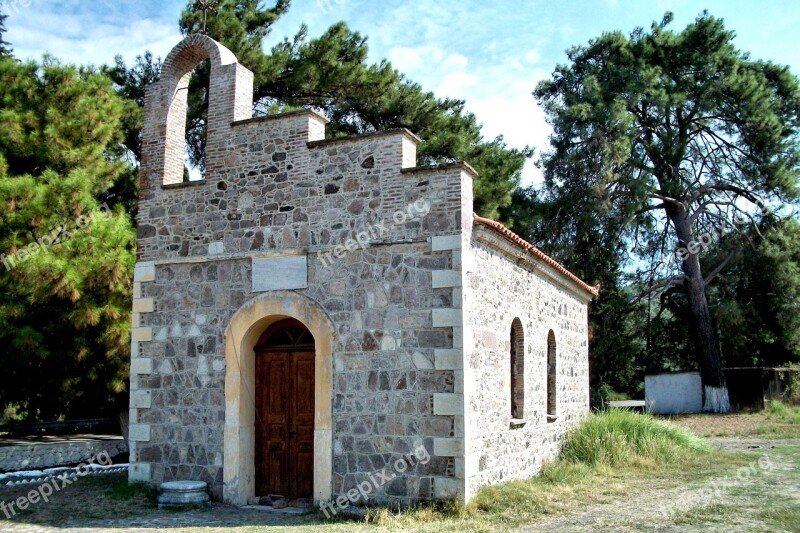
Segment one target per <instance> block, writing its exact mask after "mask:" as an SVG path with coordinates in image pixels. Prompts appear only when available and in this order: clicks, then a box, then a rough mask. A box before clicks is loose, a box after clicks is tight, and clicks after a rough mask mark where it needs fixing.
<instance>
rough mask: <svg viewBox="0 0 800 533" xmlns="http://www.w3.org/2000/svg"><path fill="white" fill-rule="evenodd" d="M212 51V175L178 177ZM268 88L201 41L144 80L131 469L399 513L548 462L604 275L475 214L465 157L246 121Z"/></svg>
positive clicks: (303, 119)
mask: <svg viewBox="0 0 800 533" xmlns="http://www.w3.org/2000/svg"><path fill="white" fill-rule="evenodd" d="M206 59H209V60H210V64H211V77H210V86H209V101H210V104H209V111H208V130H207V139H206V142H207V150H206V160H205V175H204V178H203V179H202V180H199V181H184V178H183V173H184V152H185V145H184V132H185V123H186V93H187V87H188V84H189V77H190V75H191V72H192V70H193V68H194V67H195V66H196V65H197V64H198V63H199V62H200V61H203V60H206ZM252 83H253V74H252V73H251V72H250V71H249V70H247V69H246V68H245V67H243V66H242V65H240V64H239V63H238V62H237V59H236V57H235V56H234V54H233V53H232V52H231V51H230V50H228V49H226V48H225V47H224V46H222V45H221V44H220V43H218V42H216V41H214V40H212V39H211V38H209V37H207V36H205V35H190V36H188V37H187V38H186V39H185V40H183V41H182V42H181V43H180V44H178V45H177V46H176V47H175V48H174V49H173V50H172V52H171V53H170V54H169V55H168V57H167V58H166V60H165V61H164V64H163V69H162V72H161V78H160V80H159V81H158V82H156V83H154V84H153V85H151V86H150V87H148V89H147V92H146V98H145V117H144V129H143V139H142V161H141V170H140V192H139V213H138V241H137V243H138V249H137V264H136V268H135V274H134V302H133V328H132V344H131V370H130V372H131V393H130V432H129V440H130V462H131V466H130V471H129V477H130V480H131V481H139V482H148V483H161V482H164V481H172V480H202V481H206V482H207V483H208V484H209V487H210V490H211V493H212V496H213V497H214V498H216V499H217V500H220V501H224V502H228V503H231V504H236V505H244V504H247V503H248V502H252V501H253V499H254V498H257V497H262V496H268V495H282V496H284V497H285V498H286V499H287V500H289V501H290V502H297V503H298V504H299V503H301V502H303V503H306V502H311V501H313V502H315V503H318V504H319V503H324V502H331V501H337V500H338V501H340V502H341V501H343V499H347V500H348V501H349V502H352V503H354V504H364V503H370V504H372V503H378V504H383V505H396V506H404V505H408V504H411V503H414V502H418V501H430V500H435V499H459V500H462V501H466V500H469V499H470V498H471V497H472V496H473V495H474V494H475V493H476V491H477V490H478V489H480V488H481V487H483V486H485V485H489V484H492V483H498V482H502V481H507V480H511V479H516V478H524V477H530V476H533V475H534V474H536V473H537V471H538V469H539V468H540V467H541V465H542V463H543V462H544V461H548V460H550V459H553V458H554V457H555V455H556V454H557V452H558V449H559V446H560V443H561V442H562V440H563V437H564V435H565V434H566V432H567V431H568V430H569V429H570V428H572V427H573V426H574V425H575V424H577V423H578V422H579V421H580V420H581V418H582V417H583V416H584V415H586V413H587V412H588V408H589V364H588V351H587V350H588V325H587V312H588V304H589V302H590V301H591V300H592V298H593V297H595V296H596V295H597V293H598V289H597V288H596V287H590V286H588V285H587V284H586V283H584V282H582V281H581V280H580V279H578V278H577V277H576V276H574V275H573V274H571V273H570V272H569V271H567V270H566V269H565V268H564V267H562V266H561V265H560V264H558V263H557V262H555V261H554V260H553V259H551V258H549V257H548V256H546V255H545V254H544V253H542V252H541V251H539V250H538V249H537V248H535V247H534V246H532V245H530V244H529V243H527V242H525V241H524V240H523V239H521V238H520V237H518V236H517V235H515V234H514V233H512V232H511V231H509V230H508V229H506V228H505V227H504V226H502V225H501V224H499V223H497V222H494V221H491V220H487V219H484V218H481V217H478V216H476V215H474V214H473V205H472V181H473V179H474V177H475V171H474V170H473V169H472V168H471V167H470V166H469V165H467V164H465V163H455V164H447V165H439V166H428V167H420V166H417V164H416V147H417V143H419V142H420V139H419V138H418V137H416V136H415V135H414V134H413V133H412V132H410V131H407V130H394V131H381V132H376V133H372V134H367V135H359V136H354V137H347V138H338V139H326V137H325V127H326V123H327V122H328V121H327V119H326V118H325V117H324V116H322V115H320V114H318V113H316V112H314V111H310V110H308V111H305V110H304V111H296V112H289V113H284V114H277V115H270V116H264V117H257V118H253V117H252V114H253V105H252V104H253V101H252V96H253V85H252ZM378 473H381V474H382V475H376V474H378ZM367 489H368V490H367ZM356 494H357V497H355V498H354V495H356Z"/></svg>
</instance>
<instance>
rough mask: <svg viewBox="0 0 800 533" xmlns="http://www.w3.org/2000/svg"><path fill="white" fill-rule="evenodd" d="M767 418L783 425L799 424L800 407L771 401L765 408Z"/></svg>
mask: <svg viewBox="0 0 800 533" xmlns="http://www.w3.org/2000/svg"><path fill="white" fill-rule="evenodd" d="M766 411H767V418H768V419H771V420H777V421H779V422H782V423H784V424H800V406H797V405H795V406H789V405H786V404H785V403H783V402H779V401H772V402H769V405H768V406H767V409H766Z"/></svg>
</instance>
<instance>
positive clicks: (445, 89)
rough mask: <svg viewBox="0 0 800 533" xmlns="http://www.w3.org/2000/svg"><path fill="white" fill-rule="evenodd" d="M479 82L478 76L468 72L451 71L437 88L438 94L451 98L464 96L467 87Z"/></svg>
mask: <svg viewBox="0 0 800 533" xmlns="http://www.w3.org/2000/svg"><path fill="white" fill-rule="evenodd" d="M476 83H478V77H477V76H475V75H473V74H469V73H467V72H463V71H461V72H451V73H450V74H446V75H445V76H444V79H442V82H441V83H440V84H439V86H438V87H437V88H436V94H438V95H447V96H449V97H451V98H464V97H466V96H467V94H468V92H467V89H468V88H470V87H472V86H473V85H475V84H476Z"/></svg>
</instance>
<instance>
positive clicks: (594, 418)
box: [559, 409, 711, 467]
mask: <svg viewBox="0 0 800 533" xmlns="http://www.w3.org/2000/svg"><path fill="white" fill-rule="evenodd" d="M710 450H711V445H710V444H709V443H708V442H707V441H705V440H703V439H701V438H700V437H698V436H696V435H694V434H693V433H691V432H690V431H689V430H687V429H684V428H681V427H678V426H675V425H673V424H670V423H668V422H663V421H661V420H657V419H655V418H653V417H652V416H650V415H648V414H637V413H634V412H632V411H628V410H624V409H612V410H609V411H604V412H600V413H593V414H591V415H589V417H588V418H587V419H586V420H585V421H584V422H583V423H582V424H581V425H580V426H578V427H577V428H575V429H574V430H572V431H571V432H570V433H569V435H568V436H567V440H566V443H565V444H564V448H563V450H562V452H561V456H560V457H559V459H560V460H562V461H567V462H571V463H579V464H585V465H588V466H592V467H594V466H621V465H626V464H640V463H650V464H652V463H655V464H663V463H669V462H673V461H676V460H680V459H683V458H686V457H687V456H689V455H691V454H694V453H697V452H707V451H710Z"/></svg>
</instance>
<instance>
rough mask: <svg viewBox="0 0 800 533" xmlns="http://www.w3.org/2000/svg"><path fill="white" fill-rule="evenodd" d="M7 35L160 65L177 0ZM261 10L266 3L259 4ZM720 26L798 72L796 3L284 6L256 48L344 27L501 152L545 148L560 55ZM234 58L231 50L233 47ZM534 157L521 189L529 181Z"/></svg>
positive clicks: (15, 29) (12, 20) (21, 22)
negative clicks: (695, 25)
mask: <svg viewBox="0 0 800 533" xmlns="http://www.w3.org/2000/svg"><path fill="white" fill-rule="evenodd" d="M0 2H2V4H3V11H4V12H5V13H7V14H8V15H9V18H8V20H6V27H7V30H8V31H7V35H6V39H7V40H8V41H10V42H11V44H12V46H13V48H14V54H15V56H16V57H18V58H20V59H28V58H30V59H40V58H41V57H42V55H43V54H45V53H50V54H52V55H53V56H55V57H57V58H59V59H61V60H63V61H65V62H69V63H76V64H94V65H101V64H104V63H111V62H112V61H113V59H114V56H115V55H116V54H121V55H122V56H123V57H124V58H125V60H126V61H128V62H130V61H132V60H133V59H134V58H135V57H136V56H137V55H140V54H142V53H144V52H145V51H146V50H150V51H152V52H153V53H154V54H155V55H156V56H160V57H162V58H163V57H165V56H166V55H167V53H168V52H169V50H170V49H171V48H172V47H173V46H174V45H175V44H177V43H178V42H179V41H180V39H181V35H180V33H179V31H178V24H177V21H178V18H179V15H180V12H181V9H182V8H183V7H184V6H185V5H186V4H187V2H186V0H139V1H135V0H133V1H124V0H80V1H79V0H0ZM263 3H264V4H265V5H266V4H268V3H271V0H264V1H263ZM706 9H707V10H708V11H709V12H710V13H711V14H712V15H715V16H718V17H721V18H723V19H725V23H726V27H727V28H729V29H732V30H734V31H735V32H736V34H737V38H736V41H735V43H736V45H737V46H738V47H739V48H740V49H741V50H743V51H748V52H750V54H751V57H753V58H754V59H765V60H771V61H773V62H776V63H780V64H785V65H789V66H790V67H791V68H792V70H793V71H794V72H795V73H800V31H798V30H799V29H800V2H798V1H797V0H762V1H761V2H752V1H744V0H564V1H561V2H556V1H553V0H550V1H544V0H293V1H292V7H291V9H290V10H289V12H288V13H287V14H286V15H284V17H282V18H281V19H280V20H279V21H278V22H277V23H276V24H275V25H274V26H273V31H272V33H271V35H270V36H269V37H268V38H267V39H266V41H265V48H266V49H269V48H271V47H272V46H273V45H274V44H276V43H278V42H280V41H281V40H283V39H284V38H285V37H291V36H293V35H294V34H295V33H296V32H297V30H298V29H299V28H300V25H301V24H303V23H305V24H307V25H308V27H309V33H310V35H311V36H312V37H314V36H318V35H320V34H321V33H323V32H324V31H325V30H326V29H327V28H328V27H329V26H330V25H331V24H334V23H336V22H338V21H340V20H344V21H345V22H346V23H347V24H348V25H349V26H350V28H351V29H353V30H355V31H358V32H360V33H361V34H363V35H366V36H367V37H368V45H369V49H370V60H371V61H374V62H377V61H380V60H382V59H388V60H389V61H391V62H392V65H393V66H394V67H395V68H397V69H398V70H399V71H401V72H402V73H404V74H405V75H406V76H407V77H408V78H409V79H411V80H413V81H415V82H418V83H420V84H421V85H422V87H423V88H424V89H426V90H431V91H433V92H434V93H435V94H436V95H437V96H440V97H452V98H460V99H464V100H465V101H466V107H467V109H468V110H469V111H471V112H473V113H475V115H476V116H477V117H478V120H479V122H481V123H482V124H483V133H484V136H485V137H486V138H487V139H492V138H494V137H496V136H498V135H503V136H504V138H505V140H506V142H507V143H508V144H509V145H510V146H512V147H520V148H521V147H524V146H532V147H534V148H535V149H536V151H537V152H541V151H543V150H546V149H547V147H548V136H549V134H550V128H549V127H548V125H547V123H546V120H545V115H544V113H543V112H542V110H541V109H540V108H539V107H538V106H537V104H536V102H535V100H534V99H533V96H532V95H531V92H532V91H533V89H534V88H535V86H536V84H537V82H539V81H541V80H543V79H546V78H548V77H549V76H550V75H551V73H552V72H553V70H554V69H555V67H556V65H558V64H563V63H565V62H566V54H565V51H566V50H567V49H568V48H570V47H572V46H575V45H580V44H586V43H587V42H588V41H589V40H590V39H592V38H593V37H597V36H600V35H601V34H602V33H604V32H609V31H615V30H620V31H623V32H625V33H629V32H630V31H631V30H633V29H634V28H636V27H645V28H647V27H649V26H650V25H651V24H652V22H653V21H657V20H660V19H661V18H662V16H663V13H664V12H665V11H672V12H673V13H674V14H675V22H674V23H673V25H672V27H673V28H674V29H676V30H680V29H682V28H683V27H685V26H686V25H687V24H688V23H690V22H691V21H693V20H694V19H695V18H696V17H697V15H698V14H700V13H701V12H702V11H703V10H706ZM234 52H235V50H234ZM540 181H541V175H540V173H539V171H538V170H537V169H536V168H535V166H534V164H533V160H531V161H530V162H529V163H528V164H527V165H526V167H525V170H524V172H523V183H524V184H531V183H533V184H538V183H540Z"/></svg>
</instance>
